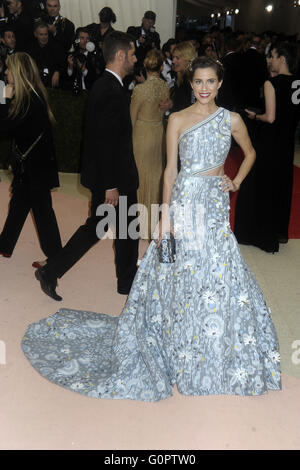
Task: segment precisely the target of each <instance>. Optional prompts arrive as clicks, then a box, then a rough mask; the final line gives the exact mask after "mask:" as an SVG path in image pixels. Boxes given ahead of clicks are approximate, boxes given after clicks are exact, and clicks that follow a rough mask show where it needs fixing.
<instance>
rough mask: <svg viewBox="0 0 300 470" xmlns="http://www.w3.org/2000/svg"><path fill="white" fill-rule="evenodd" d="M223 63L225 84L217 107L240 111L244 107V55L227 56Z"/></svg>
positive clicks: (220, 91) (231, 53)
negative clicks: (242, 67) (242, 66)
mask: <svg viewBox="0 0 300 470" xmlns="http://www.w3.org/2000/svg"><path fill="white" fill-rule="evenodd" d="M221 62H222V64H223V66H224V69H225V73H224V78H223V83H222V86H221V88H220V89H219V91H218V97H217V100H216V101H217V105H218V106H222V107H223V108H225V109H229V110H230V111H237V110H240V109H241V107H242V105H243V80H244V78H243V71H242V70H241V65H242V55H241V54H239V53H237V52H230V53H228V54H226V55H225V56H224V57H223V58H222V59H221Z"/></svg>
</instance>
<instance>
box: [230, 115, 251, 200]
mask: <svg viewBox="0 0 300 470" xmlns="http://www.w3.org/2000/svg"><path fill="white" fill-rule="evenodd" d="M230 114H231V133H232V135H233V137H234V139H235V141H236V142H237V144H238V145H239V146H240V147H241V149H242V151H243V152H244V155H245V158H244V160H243V162H242V164H241V166H240V168H239V171H238V172H237V174H236V176H235V178H234V179H233V180H232V183H233V185H234V188H233V189H231V190H232V191H237V190H238V189H239V187H240V185H241V183H242V182H243V181H244V179H245V178H246V176H247V175H248V173H249V171H250V170H251V168H252V166H253V164H254V162H255V158H256V152H255V150H254V148H253V146H252V143H251V140H250V137H249V134H248V131H247V128H246V126H245V124H244V121H243V120H242V118H241V116H240V115H239V114H237V113H232V112H231V113H230Z"/></svg>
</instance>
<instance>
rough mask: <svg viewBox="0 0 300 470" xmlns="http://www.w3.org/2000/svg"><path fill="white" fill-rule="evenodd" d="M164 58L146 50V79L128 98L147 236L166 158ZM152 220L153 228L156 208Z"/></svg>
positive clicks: (143, 227) (143, 235)
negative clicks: (163, 106) (130, 98)
mask: <svg viewBox="0 0 300 470" xmlns="http://www.w3.org/2000/svg"><path fill="white" fill-rule="evenodd" d="M163 60H164V58H163V55H162V53H161V52H160V51H158V50H156V49H153V50H151V51H150V52H149V53H148V54H147V56H146V58H145V61H144V66H145V69H146V72H147V79H146V81H145V82H144V83H142V84H141V85H138V86H137V87H136V88H135V89H134V91H133V94H132V101H131V119H132V126H133V150H134V156H135V160H136V164H137V167H138V172H139V180H140V185H139V190H138V202H139V204H142V205H143V206H145V208H146V209H147V211H146V210H145V209H142V210H141V212H140V234H141V238H143V239H148V240H150V239H151V204H160V203H161V188H162V175H163V171H164V160H165V139H164V127H163V115H164V109H161V108H160V104H161V103H163V102H165V101H166V100H167V99H169V88H168V85H167V83H166V82H164V80H162V79H161V78H160V72H161V70H162V67H163ZM152 220H153V224H152V227H153V230H154V228H155V226H156V223H155V220H156V215H155V210H153V211H152ZM156 222H157V220H156Z"/></svg>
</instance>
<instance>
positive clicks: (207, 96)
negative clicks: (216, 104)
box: [191, 67, 222, 104]
mask: <svg viewBox="0 0 300 470" xmlns="http://www.w3.org/2000/svg"><path fill="white" fill-rule="evenodd" d="M191 85H192V88H193V91H194V95H195V98H196V99H197V101H198V102H199V103H201V104H209V103H210V102H212V101H214V99H215V97H216V96H217V93H218V89H219V88H220V86H221V85H222V82H219V80H218V76H217V74H216V72H215V70H214V69H213V68H212V67H208V68H205V69H200V68H199V69H196V70H195V73H194V78H193V81H192V82H191Z"/></svg>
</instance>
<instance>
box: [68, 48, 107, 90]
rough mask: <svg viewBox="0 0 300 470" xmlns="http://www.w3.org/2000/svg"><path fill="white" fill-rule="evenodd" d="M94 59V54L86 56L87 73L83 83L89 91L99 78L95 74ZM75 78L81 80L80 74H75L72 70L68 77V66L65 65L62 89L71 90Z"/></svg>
mask: <svg viewBox="0 0 300 470" xmlns="http://www.w3.org/2000/svg"><path fill="white" fill-rule="evenodd" d="M94 58H95V53H94V52H88V54H87V56H86V68H87V70H88V73H87V75H86V76H85V77H84V83H85V87H86V89H87V90H90V89H91V88H92V86H93V84H94V82H95V81H96V80H97V78H98V77H99V75H98V74H97V70H96V68H95V63H94V60H93V59H94ZM75 78H79V79H80V80H81V73H76V68H73V73H72V75H69V74H68V64H67V66H66V69H65V72H64V77H63V88H66V89H72V87H73V85H74V80H75Z"/></svg>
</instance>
